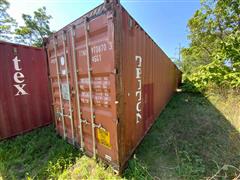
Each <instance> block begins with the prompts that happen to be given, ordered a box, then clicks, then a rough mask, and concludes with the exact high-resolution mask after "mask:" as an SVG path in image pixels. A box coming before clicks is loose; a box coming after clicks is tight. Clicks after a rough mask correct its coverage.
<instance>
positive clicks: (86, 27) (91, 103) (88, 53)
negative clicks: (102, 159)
mask: <svg viewBox="0 0 240 180" xmlns="http://www.w3.org/2000/svg"><path fill="white" fill-rule="evenodd" d="M88 33H89V24H88V20H87V18H86V19H85V38H86V50H87V68H88V69H87V70H88V85H89V102H90V113H91V121H92V143H93V157H94V158H96V142H95V141H96V139H95V123H94V114H93V100H92V78H91V71H92V69H91V67H90V65H91V61H90V52H89V45H88V35H89V34H88Z"/></svg>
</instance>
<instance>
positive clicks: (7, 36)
mask: <svg viewBox="0 0 240 180" xmlns="http://www.w3.org/2000/svg"><path fill="white" fill-rule="evenodd" d="M9 6H10V4H9V2H8V1H7V0H0V40H11V37H12V34H13V30H14V28H15V27H16V26H17V23H16V21H15V20H14V19H13V18H11V17H10V15H9V14H8V13H7V10H8V8H9Z"/></svg>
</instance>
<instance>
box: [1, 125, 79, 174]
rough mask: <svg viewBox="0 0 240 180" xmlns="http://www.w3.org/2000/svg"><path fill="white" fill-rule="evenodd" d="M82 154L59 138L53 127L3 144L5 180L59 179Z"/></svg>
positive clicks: (2, 155) (2, 164)
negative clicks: (28, 179) (30, 179)
mask: <svg viewBox="0 0 240 180" xmlns="http://www.w3.org/2000/svg"><path fill="white" fill-rule="evenodd" d="M79 155H81V154H79V151H78V150H77V149H75V148H73V147H72V146H71V145H69V144H67V143H66V142H65V141H64V140H63V139H61V138H59V137H57V135H56V134H55V132H54V128H53V126H50V127H46V128H40V129H38V130H35V131H33V132H31V133H28V134H26V135H23V136H19V137H16V138H14V139H10V140H5V141H2V142H0V176H2V178H3V179H25V178H27V177H28V178H34V179H50V178H53V179H56V178H57V177H58V176H59V174H60V173H61V172H62V171H63V170H65V169H66V168H68V167H69V166H70V165H71V164H73V163H74V162H75V159H76V157H78V156H79Z"/></svg>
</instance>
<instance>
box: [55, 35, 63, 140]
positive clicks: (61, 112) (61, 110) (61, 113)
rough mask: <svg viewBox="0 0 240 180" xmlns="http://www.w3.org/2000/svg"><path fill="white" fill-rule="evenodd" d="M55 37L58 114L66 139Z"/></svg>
mask: <svg viewBox="0 0 240 180" xmlns="http://www.w3.org/2000/svg"><path fill="white" fill-rule="evenodd" d="M55 38H56V37H54V38H53V43H54V55H55V60H56V70H57V82H58V92H59V99H60V115H61V120H62V126H63V137H64V139H66V129H65V123H64V116H63V104H62V93H61V85H60V77H59V75H60V74H59V67H58V58H57V47H56V46H57V44H56V41H55Z"/></svg>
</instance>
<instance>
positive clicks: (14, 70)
mask: <svg viewBox="0 0 240 180" xmlns="http://www.w3.org/2000/svg"><path fill="white" fill-rule="evenodd" d="M47 73H48V72H47V58H46V52H45V51H44V49H41V48H33V47H28V46H22V45H17V44H11V43H6V42H0V89H1V91H0V140H1V139H4V138H8V137H12V136H16V135H18V134H21V133H23V132H27V131H30V130H32V129H35V128H37V127H40V126H43V125H47V124H49V123H50V122H51V114H50V107H51V106H50V97H49V95H50V93H49V90H50V89H49V83H48V74H47Z"/></svg>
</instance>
